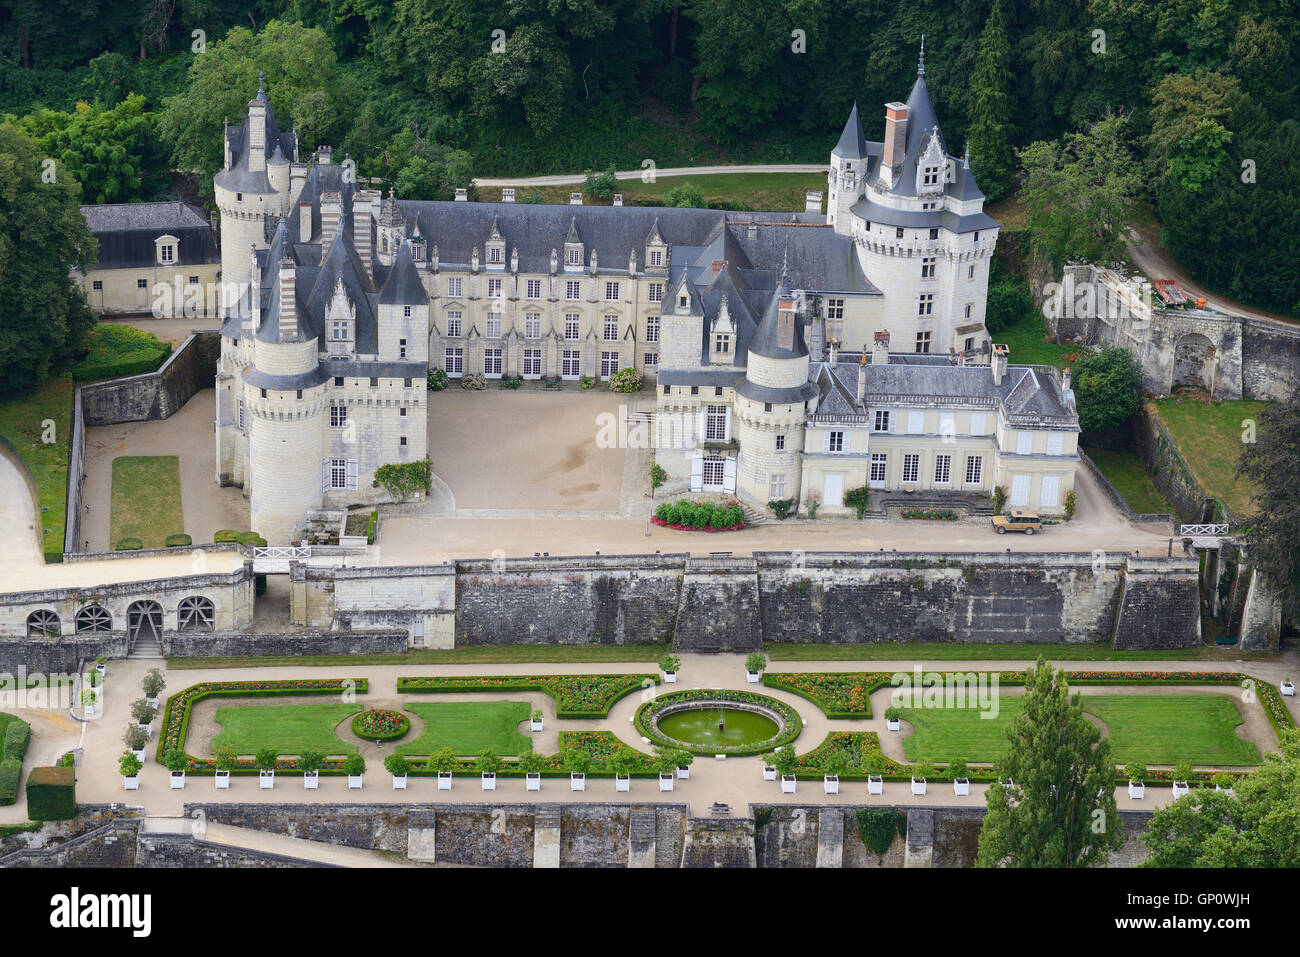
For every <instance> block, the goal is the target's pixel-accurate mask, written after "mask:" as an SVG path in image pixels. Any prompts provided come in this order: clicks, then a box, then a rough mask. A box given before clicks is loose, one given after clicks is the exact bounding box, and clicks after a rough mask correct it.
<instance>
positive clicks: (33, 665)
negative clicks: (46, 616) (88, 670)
mask: <svg viewBox="0 0 1300 957" xmlns="http://www.w3.org/2000/svg"><path fill="white" fill-rule="evenodd" d="M126 653H127V647H126V632H124V631H122V632H112V633H110V634H101V635H77V636H69V635H65V636H64V637H62V638H59V639H58V640H56V641H48V640H46V639H40V638H25V639H17V640H14V639H11V640H8V641H2V640H0V671H7V672H11V673H13V672H17V671H18V669H19V668H20V667H21V668H25V669H27V674H29V675H31V674H35V673H37V672H40V673H42V674H47V675H48V674H56V673H57V674H75V673H76V671H77V663H78V662H81V661H93V660H94V659H95V658H98V657H100V656H101V655H102V656H103V657H105V658H125V657H126Z"/></svg>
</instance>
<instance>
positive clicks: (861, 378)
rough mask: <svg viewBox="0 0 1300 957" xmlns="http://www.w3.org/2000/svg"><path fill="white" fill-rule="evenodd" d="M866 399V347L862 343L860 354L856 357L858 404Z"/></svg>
mask: <svg viewBox="0 0 1300 957" xmlns="http://www.w3.org/2000/svg"><path fill="white" fill-rule="evenodd" d="M866 400H867V347H866V346H865V345H863V347H862V356H861V358H859V359H858V405H862V404H863V403H865V402H866Z"/></svg>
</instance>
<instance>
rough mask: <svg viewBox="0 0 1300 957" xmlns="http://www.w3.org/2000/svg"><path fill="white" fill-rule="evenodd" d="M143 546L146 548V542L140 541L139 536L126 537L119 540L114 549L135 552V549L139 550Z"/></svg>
mask: <svg viewBox="0 0 1300 957" xmlns="http://www.w3.org/2000/svg"><path fill="white" fill-rule="evenodd" d="M141 548H144V542H142V541H140V539H138V538H124V539H122V540H121V541H120V542H118V543H117V544H116V545H114V546H113V551H116V552H134V551H138V550H139V549H141Z"/></svg>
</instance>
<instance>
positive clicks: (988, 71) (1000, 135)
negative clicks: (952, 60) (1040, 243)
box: [969, 0, 1012, 200]
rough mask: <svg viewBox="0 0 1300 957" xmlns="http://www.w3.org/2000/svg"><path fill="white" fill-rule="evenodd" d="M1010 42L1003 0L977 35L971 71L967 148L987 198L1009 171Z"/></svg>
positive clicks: (995, 194) (1000, 188) (996, 194)
mask: <svg viewBox="0 0 1300 957" xmlns="http://www.w3.org/2000/svg"><path fill="white" fill-rule="evenodd" d="M1010 63H1011V42H1010V40H1009V39H1008V38H1007V23H1006V13H1005V11H1004V10H1003V0H993V9H992V10H991V11H990V12H989V18H988V20H987V21H986V22H985V24H984V32H983V33H982V34H981V35H980V42H979V51H978V52H977V53H976V56H975V72H974V73H973V74H972V75H971V92H970V112H969V120H970V148H971V166H972V168H973V169H974V171H975V181H976V182H977V183H979V185H980V187H981V188H982V189H983V190H984V193H985V195H986V196H987V197H988V198H989V200H997V199H999V198H1000V197H1001V196H1002V195H1003V194H1004V193H1005V192H1006V188H1007V178H1008V177H1009V175H1010V173H1011V164H1012V155H1011V115H1012V98H1011V81H1012V78H1011V69H1010Z"/></svg>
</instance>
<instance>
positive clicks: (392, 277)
mask: <svg viewBox="0 0 1300 957" xmlns="http://www.w3.org/2000/svg"><path fill="white" fill-rule="evenodd" d="M379 302H380V304H381V305H385V306H417V305H418V306H427V305H428V304H429V297H428V295H427V294H426V293H425V291H424V285H423V283H421V282H420V274H419V273H418V272H417V271H416V269H415V258H414V257H413V256H412V255H411V244H410V243H406V242H404V243H402V248H401V249H399V250H398V251H397V256H396V258H394V260H393V267H392V269H390V270H388V275H387V276H386V277H385V279H384V285H383V287H382V290H381V291H380V293H379Z"/></svg>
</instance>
